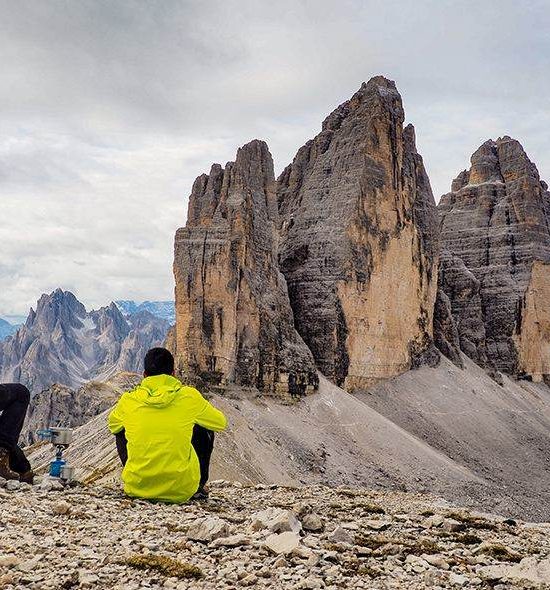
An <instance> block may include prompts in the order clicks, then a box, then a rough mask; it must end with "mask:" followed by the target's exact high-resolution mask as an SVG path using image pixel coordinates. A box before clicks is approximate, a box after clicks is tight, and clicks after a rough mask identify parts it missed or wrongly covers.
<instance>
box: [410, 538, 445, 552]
mask: <svg viewBox="0 0 550 590" xmlns="http://www.w3.org/2000/svg"><path fill="white" fill-rule="evenodd" d="M403 546H404V547H405V553H408V554H409V555H422V554H423V553H427V554H428V555H433V554H435V553H441V552H442V551H443V548H442V547H441V545H439V544H437V543H436V542H435V541H432V539H419V540H418V541H416V542H414V541H413V542H406V543H403Z"/></svg>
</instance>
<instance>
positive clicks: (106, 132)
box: [0, 0, 550, 314]
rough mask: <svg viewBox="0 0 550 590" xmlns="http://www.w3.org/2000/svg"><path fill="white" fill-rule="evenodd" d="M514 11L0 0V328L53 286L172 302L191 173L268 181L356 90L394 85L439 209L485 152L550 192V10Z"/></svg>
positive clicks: (500, 4)
mask: <svg viewBox="0 0 550 590" xmlns="http://www.w3.org/2000/svg"><path fill="white" fill-rule="evenodd" d="M545 5H546V2H544V1H542V0H540V1H526V2H522V3H517V2H511V1H509V0H487V1H486V2H483V3H480V2H478V1H473V0H463V1H461V2H455V1H451V0H445V1H442V0H418V1H417V2H414V3H412V2H407V1H405V0H403V1H399V2H398V1H395V0H387V1H386V2H384V3H382V2H378V1H374V0H353V1H352V0H340V1H336V0H330V1H329V0H302V1H298V0H280V1H279V2H268V1H267V0H266V1H262V0H260V1H258V0H238V1H237V0H225V1H221V0H216V1H214V0H202V1H200V2H199V1H189V0H187V1H185V0H177V1H176V0H163V1H162V2H149V1H147V0H117V1H114V0H79V2H66V1H64V0H63V1H62V0H44V1H42V2H35V1H34V0H19V1H18V2H17V3H13V2H11V1H10V0H0V57H1V58H2V69H1V70H0V204H1V207H2V222H0V243H1V244H2V246H1V248H0V285H1V287H2V288H1V289H0V314H10V313H11V314H18V313H25V312H26V310H27V309H28V307H29V306H30V305H31V304H33V302H34V301H35V300H36V298H37V297H38V296H39V295H40V293H41V292H43V291H47V290H51V289H53V288H55V287H58V286H62V287H64V288H70V289H73V290H75V292H76V294H77V295H78V296H79V297H80V298H81V299H82V300H83V301H84V303H86V304H87V305H88V306H98V305H102V304H105V303H107V302H108V301H109V300H110V299H114V298H119V297H121V298H137V299H145V298H148V299H153V298H170V297H172V292H173V282H172V275H171V262H172V240H173V233H174V231H175V229H176V228H177V227H179V226H181V225H183V224H184V223H185V212H186V200H187V195H188V194H189V192H190V187H191V184H192V181H193V179H194V178H195V176H197V175H198V174H200V173H201V172H204V171H207V170H208V169H209V166H210V164H211V163H212V162H213V161H217V162H221V163H222V164H223V163H225V162H226V161H228V160H230V159H232V158H233V157H234V155H235V152H236V148H237V147H238V146H240V145H242V144H244V143H245V142H247V141H249V140H250V139H252V138H254V137H259V138H262V139H265V140H266V141H267V142H268V143H269V145H270V148H271V151H272V153H273V155H274V159H275V164H276V169H277V170H278V171H280V170H281V169H282V168H283V167H284V166H285V165H286V164H287V163H288V162H289V161H290V160H291V159H292V157H293V155H294V154H295V152H296V150H297V149H298V147H300V146H301V145H302V144H303V143H304V142H305V141H306V140H307V139H309V138H310V137H312V136H313V135H315V134H316V133H317V132H318V130H319V128H320V124H321V121H322V120H323V118H324V117H325V116H326V115H327V114H328V113H329V112H330V111H331V110H332V109H333V108H334V107H335V106H337V105H338V104H339V103H341V102H343V101H344V100H346V99H347V98H348V97H349V96H350V95H351V94H352V93H353V92H354V91H355V90H356V89H357V88H358V87H359V85H360V83H361V82H362V81H363V80H367V79H369V78H370V77H371V76H373V75H376V74H379V73H382V74H385V75H387V76H389V77H390V78H392V79H394V80H396V82H397V84H398V87H399V89H400V91H401V93H402V95H403V98H404V102H405V109H406V113H407V119H408V120H409V121H411V122H413V123H414V124H415V126H416V129H417V140H418V144H419V149H420V151H421V153H422V154H423V156H424V160H425V162H426V166H427V168H428V171H429V173H430V177H431V180H432V184H433V186H434V193H435V194H436V195H439V194H441V193H443V192H446V191H447V190H448V187H449V184H450V181H451V180H452V178H453V177H454V176H456V174H457V173H458V172H459V171H460V170H462V169H463V168H465V167H466V166H467V165H468V159H469V156H470V154H471V153H472V152H473V151H474V150H475V148H476V147H477V146H478V145H479V144H480V143H481V142H482V141H484V140H485V139H487V138H488V137H497V136H500V135H504V134H509V135H513V136H515V137H517V138H518V139H520V140H521V141H522V143H523V144H524V146H525V148H526V149H527V151H528V153H529V154H530V156H531V157H532V159H533V160H534V161H535V162H536V163H537V165H538V166H539V169H540V171H541V174H542V176H543V177H546V178H549V177H550V147H549V146H548V141H547V136H548V127H549V123H550V114H549V108H548V106H547V102H548V96H549V95H550V80H549V77H548V71H550V67H549V66H550V40H549V38H548V35H547V34H546V31H547V30H548V27H549V25H550V13H549V11H548V10H547V6H545Z"/></svg>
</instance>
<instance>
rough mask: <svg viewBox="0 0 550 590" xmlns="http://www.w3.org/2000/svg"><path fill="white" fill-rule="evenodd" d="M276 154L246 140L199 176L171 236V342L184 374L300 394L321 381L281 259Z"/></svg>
mask: <svg viewBox="0 0 550 590" xmlns="http://www.w3.org/2000/svg"><path fill="white" fill-rule="evenodd" d="M277 224H278V213H277V200H276V194H275V178H274V173H273V162H272V159H271V155H270V153H269V151H268V148H267V145H266V144H265V143H264V142H262V141H257V140H255V141H252V142H251V143H249V144H247V145H245V146H244V147H242V148H240V149H239V151H238V152H237V157H236V160H235V162H229V163H228V164H227V165H226V167H225V169H223V168H222V167H221V166H220V165H219V164H214V165H213V166H212V169H211V171H210V174H209V175H206V174H203V175H202V176H199V177H198V178H197V180H196V181H195V183H194V185H193V190H192V193H191V196H190V199H189V211H188V218H187V225H186V227H185V228H182V229H179V230H178V232H177V234H176V240H175V262H174V274H175V279H176V314H177V321H176V330H175V348H176V357H177V363H178V368H179V369H180V370H181V371H182V372H183V373H184V374H185V375H186V376H187V377H188V378H189V376H199V377H201V378H202V379H203V380H206V381H210V382H214V383H217V384H220V385H227V384H233V383H234V384H236V385H240V386H250V387H256V388H258V389H259V390H261V391H264V392H267V393H273V394H280V395H286V394H290V395H301V394H304V393H306V392H308V391H311V390H313V389H314V388H316V386H317V382H318V378H317V375H316V372H315V365H314V362H313V358H312V355H311V353H310V351H309V350H308V349H307V347H306V346H305V344H304V342H303V341H302V339H301V338H300V336H299V335H298V333H297V332H296V330H295V329H294V320H293V317H292V310H291V307H290V303H289V300H288V293H287V287H286V283H285V280H284V277H283V276H282V274H281V273H280V271H279V269H278V265H277V236H276V228H277Z"/></svg>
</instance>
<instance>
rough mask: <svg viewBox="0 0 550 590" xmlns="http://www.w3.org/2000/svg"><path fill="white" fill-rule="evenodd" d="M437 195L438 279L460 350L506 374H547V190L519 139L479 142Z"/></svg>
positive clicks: (549, 333)
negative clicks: (442, 255) (467, 164)
mask: <svg viewBox="0 0 550 590" xmlns="http://www.w3.org/2000/svg"><path fill="white" fill-rule="evenodd" d="M471 164H472V165H471V168H470V170H465V171H463V172H461V173H460V174H459V176H458V177H457V178H456V179H455V180H454V181H453V183H452V190H451V192H450V193H448V194H446V195H444V196H443V197H442V198H441V202H440V204H439V207H438V208H439V213H440V216H441V242H442V246H443V247H444V249H446V250H448V252H449V253H450V255H451V257H446V259H445V260H444V263H443V265H442V268H441V273H440V280H441V282H442V284H443V289H444V290H445V293H446V294H447V295H448V296H449V299H450V302H451V307H452V311H453V316H454V317H455V320H456V323H457V326H458V331H459V336H460V343H461V347H462V350H463V351H464V352H465V353H466V354H467V355H468V356H470V357H471V358H473V359H474V360H475V361H476V362H479V363H481V364H486V365H487V364H488V365H489V366H493V367H495V368H496V369H497V370H499V371H502V372H505V373H507V374H509V375H515V376H519V377H522V376H524V377H528V378H531V379H534V380H536V381H541V380H542V379H544V378H547V377H548V376H549V375H550V308H549V307H548V304H547V302H548V301H550V193H549V192H548V186H547V184H546V183H545V182H544V181H542V180H541V179H540V176H539V173H538V171H537V168H536V166H535V165H534V164H533V163H532V162H531V161H530V160H529V158H528V157H527V154H526V153H525V151H524V149H523V148H522V146H521V144H520V143H519V142H518V141H516V140H515V139H512V138H510V137H502V138H500V139H498V140H497V141H492V140H489V141H487V142H485V143H484V144H483V145H482V146H481V147H480V148H479V149H478V150H477V151H476V152H475V153H474V154H473V156H472V158H471Z"/></svg>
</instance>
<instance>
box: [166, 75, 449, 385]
mask: <svg viewBox="0 0 550 590" xmlns="http://www.w3.org/2000/svg"><path fill="white" fill-rule="evenodd" d="M403 122H404V111H403V105H402V101H401V97H400V95H399V93H398V91H397V89H396V87H395V83H394V82H391V81H390V80H387V79H385V78H383V77H376V78H373V79H372V80H370V81H369V82H368V83H367V84H363V85H362V86H361V88H360V89H359V91H358V92H356V93H355V94H354V96H353V97H352V98H351V99H350V100H349V101H347V102H345V103H344V104H342V105H341V106H340V107H338V108H337V109H336V110H335V111H334V112H333V113H332V114H330V115H329V116H328V117H327V118H326V120H325V121H324V123H323V126H322V131H321V133H320V134H319V135H317V137H315V138H314V139H313V140H311V141H309V142H308V143H307V144H306V145H305V146H303V147H302V148H301V149H300V150H299V151H298V153H297V155H296V157H295V158H294V161H293V162H292V164H291V165H290V166H288V167H287V168H286V169H285V170H284V172H283V173H282V174H281V176H280V178H279V179H278V181H277V183H276V184H275V181H274V176H273V163H272V160H271V156H270V154H269V151H268V148H267V146H266V144H265V143H264V142H261V141H257V140H255V141H253V142H251V143H250V144H248V145H246V146H244V147H243V148H241V149H240V150H239V152H238V153H237V158H236V161H235V162H232V163H229V164H228V165H227V166H226V167H225V168H222V167H221V166H220V165H218V164H214V165H213V166H212V169H211V170H210V173H209V174H208V175H206V174H203V175H202V176H199V177H198V178H197V180H196V181H195V184H194V185H193V190H192V193H191V197H190V200H189V212H188V219H187V225H186V227H185V228H183V229H180V230H178V232H177V234H176V240H175V263H174V273H175V278H176V309H177V320H176V332H175V347H176V352H177V357H178V359H179V362H180V368H181V369H182V370H183V372H184V374H187V375H195V376H198V377H200V378H208V379H209V380H213V381H214V382H216V383H222V384H227V383H234V384H237V385H246V386H254V387H256V388H258V389H260V390H263V391H267V392H281V391H282V392H285V391H288V392H290V393H291V394H295V393H298V394H303V393H305V392H308V391H312V390H314V389H315V387H316V376H315V365H316V367H317V368H318V369H319V370H320V371H321V372H322V373H323V374H324V375H325V376H326V377H328V378H329V379H331V380H332V381H333V382H334V383H336V384H337V385H340V386H343V387H345V388H346V389H347V390H348V391H353V390H360V389H365V388H366V387H368V386H369V385H372V384H373V383H376V382H378V381H380V380H381V379H384V378H387V377H391V376H394V375H397V374H400V373H403V372H404V371H406V370H408V369H410V368H411V367H413V366H417V365H419V364H422V363H424V362H436V361H437V358H438V355H437V353H436V352H435V349H434V347H433V346H432V317H433V307H434V301H435V296H436V284H437V277H436V274H435V271H436V268H437V256H438V222H437V212H436V208H435V202H434V199H433V195H432V191H431V188H430V183H429V180H428V176H427V174H426V171H425V169H424V166H423V163H422V158H421V156H420V155H419V154H418V152H417V150H416V147H415V137H414V129H413V128H412V126H410V125H409V126H408V127H406V128H404V127H403ZM283 275H284V276H283ZM285 279H286V281H285ZM287 285H288V287H287ZM304 342H305V344H304ZM306 345H307V346H306ZM314 363H315V365H314Z"/></svg>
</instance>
